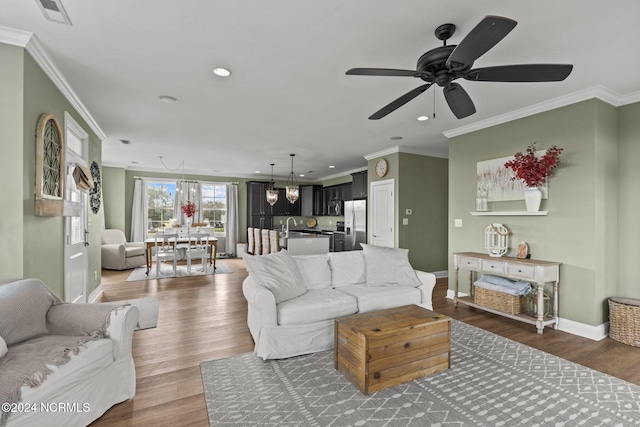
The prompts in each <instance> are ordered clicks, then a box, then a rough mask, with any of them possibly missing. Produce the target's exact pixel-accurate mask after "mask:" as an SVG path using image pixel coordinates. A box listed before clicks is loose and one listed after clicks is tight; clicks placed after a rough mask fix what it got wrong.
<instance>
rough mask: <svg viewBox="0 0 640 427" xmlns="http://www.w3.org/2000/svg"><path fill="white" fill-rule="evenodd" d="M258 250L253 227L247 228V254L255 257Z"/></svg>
mask: <svg viewBox="0 0 640 427" xmlns="http://www.w3.org/2000/svg"><path fill="white" fill-rule="evenodd" d="M255 250H256V244H255V242H254V241H253V227H248V228H247V252H248V253H250V254H251V255H253V253H254V252H255Z"/></svg>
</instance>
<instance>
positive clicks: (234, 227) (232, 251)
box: [225, 184, 239, 257]
mask: <svg viewBox="0 0 640 427" xmlns="http://www.w3.org/2000/svg"><path fill="white" fill-rule="evenodd" d="M226 237H227V242H226V244H225V252H226V253H227V255H229V256H234V257H235V256H236V247H237V246H236V245H237V244H238V237H239V230H238V184H227V236H226Z"/></svg>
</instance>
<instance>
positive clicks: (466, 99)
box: [444, 83, 476, 119]
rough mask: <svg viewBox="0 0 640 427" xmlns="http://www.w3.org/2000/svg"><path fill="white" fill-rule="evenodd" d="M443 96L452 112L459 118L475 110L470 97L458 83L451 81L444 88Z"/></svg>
mask: <svg viewBox="0 0 640 427" xmlns="http://www.w3.org/2000/svg"><path fill="white" fill-rule="evenodd" d="M444 98H445V99H446V100H447V104H449V108H451V111H452V112H453V114H454V115H455V116H456V117H457V118H459V119H464V118H465V117H468V116H470V115H472V114H474V113H475V112H476V107H475V106H474V105H473V101H472V100H471V97H470V96H469V94H468V93H467V91H466V90H464V88H463V87H462V86H460V85H459V84H458V83H451V84H449V86H447V87H445V88H444Z"/></svg>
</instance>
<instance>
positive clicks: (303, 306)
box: [277, 289, 358, 325]
mask: <svg viewBox="0 0 640 427" xmlns="http://www.w3.org/2000/svg"><path fill="white" fill-rule="evenodd" d="M277 311H278V324H279V325H299V324H303V323H313V322H319V321H322V320H330V319H334V318H336V317H340V316H347V315H349V314H354V313H357V312H358V303H357V302H356V299H355V298H354V297H352V296H350V295H347V294H344V293H342V292H339V291H337V290H335V289H311V290H310V291H309V292H307V293H305V294H304V295H301V296H299V297H297V298H293V299H290V300H288V301H285V302H282V303H280V304H278V306H277Z"/></svg>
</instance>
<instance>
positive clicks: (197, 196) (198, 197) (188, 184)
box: [173, 181, 202, 225]
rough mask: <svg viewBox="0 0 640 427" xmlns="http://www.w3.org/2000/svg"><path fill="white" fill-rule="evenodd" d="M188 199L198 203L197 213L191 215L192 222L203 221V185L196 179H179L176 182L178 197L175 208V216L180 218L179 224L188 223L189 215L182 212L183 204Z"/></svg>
mask: <svg viewBox="0 0 640 427" xmlns="http://www.w3.org/2000/svg"><path fill="white" fill-rule="evenodd" d="M187 201H190V202H193V203H195V204H196V213H195V214H194V215H193V217H191V223H192V224H193V223H194V222H202V209H200V207H201V205H202V186H201V185H200V183H199V182H196V181H178V182H177V183H176V198H175V205H174V208H173V216H174V217H175V218H176V219H177V220H178V224H180V225H186V224H187V216H186V215H185V214H183V213H182V209H181V208H180V206H181V205H185V204H187Z"/></svg>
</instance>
